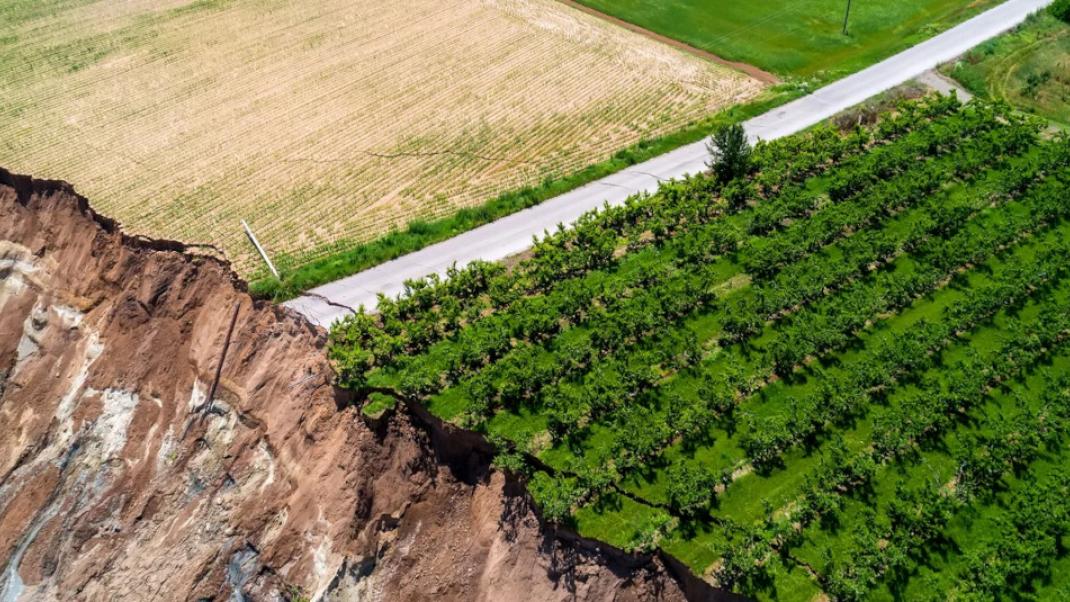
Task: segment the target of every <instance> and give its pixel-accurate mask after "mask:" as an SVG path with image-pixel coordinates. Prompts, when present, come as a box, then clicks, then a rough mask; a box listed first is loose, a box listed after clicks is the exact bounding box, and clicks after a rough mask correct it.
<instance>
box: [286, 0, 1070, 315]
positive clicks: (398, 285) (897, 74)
mask: <svg viewBox="0 0 1070 602" xmlns="http://www.w3.org/2000/svg"><path fill="white" fill-rule="evenodd" d="M1051 1H1052V0H1008V1H1007V2H1004V3H1003V4H1000V5H999V6H997V7H995V8H992V9H990V10H988V11H986V12H984V13H982V14H980V15H978V16H976V17H974V18H972V19H970V20H968V21H965V22H963V23H961V24H960V25H958V26H956V27H954V28H952V29H949V30H947V31H945V32H944V33H942V34H940V35H938V36H936V37H934V38H930V39H929V40H926V41H925V42H922V43H920V44H918V45H916V46H913V47H911V48H910V49H908V50H905V51H903V52H901V53H899V54H897V55H895V56H893V57H891V58H888V59H886V60H884V61H882V62H880V63H877V64H876V65H873V66H872V67H869V68H867V69H865V70H863V71H859V72H858V73H855V74H853V75H850V76H847V77H845V78H843V79H841V80H838V81H836V82H834V83H832V84H829V85H828V86H825V87H824V88H821V89H820V90H817V91H816V92H814V93H813V94H810V95H808V96H805V97H803V98H800V99H798V100H795V101H793V102H790V103H788V104H785V105H783V106H781V107H779V108H777V109H774V110H772V111H770V112H768V113H765V114H763V115H760V116H758V117H755V118H754V119H751V120H750V121H748V122H746V124H745V125H746V128H747V133H748V134H749V135H750V137H751V138H752V139H761V140H773V139H775V138H780V137H782V136H787V135H790V134H794V133H795V132H799V131H801V130H804V129H806V128H808V127H810V126H812V125H814V124H815V123H818V122H820V121H822V120H824V119H827V118H829V117H831V116H833V115H835V114H836V113H839V112H840V111H843V110H844V109H847V108H850V107H852V106H854V105H856V104H858V103H860V102H862V101H864V100H866V99H867V98H870V97H872V96H874V95H876V94H879V93H881V92H883V91H885V90H888V89H890V88H893V87H895V86H897V85H899V84H901V83H903V82H905V81H907V80H909V79H912V78H914V77H916V76H918V75H920V74H922V73H924V72H925V71H927V70H929V69H932V68H933V67H935V66H937V65H939V64H941V63H944V62H947V61H950V60H951V59H954V58H955V57H957V56H959V55H961V54H963V53H964V52H966V51H967V50H969V49H970V48H972V47H974V46H976V45H977V44H980V43H981V42H984V41H985V40H988V39H990V38H993V37H995V36H997V35H999V34H1000V33H1003V32H1004V31H1006V30H1008V29H1010V28H1012V27H1014V26H1016V25H1018V24H1019V23H1021V22H1022V21H1024V20H1025V18H1026V17H1028V16H1029V15H1030V14H1031V13H1033V12H1035V11H1037V10H1039V9H1041V8H1043V7H1044V6H1046V5H1047V4H1049V3H1050V2H1051ZM706 158H707V153H706V148H705V141H700V142H696V143H694V144H689V145H687V146H683V147H680V148H678V149H676V150H674V151H672V152H669V153H666V154H664V155H661V156H658V157H655V158H653V159H650V160H649V161H646V162H644V163H640V164H638V165H634V166H632V167H629V168H628V169H625V170H623V171H620V172H618V173H615V174H612V175H610V176H606V177H605V178H602V179H601V180H597V181H595V182H591V183H590V184H587V185H585V186H583V187H580V188H577V189H575V190H573V191H571V192H568V193H565V194H563V195H561V196H558V197H555V198H553V199H550V200H547V201H545V202H543V203H540V204H539V205H536V206H534V207H531V208H528V209H525V210H523V211H520V212H518V213H514V214H512V215H509V216H506V217H503V218H502V219H499V220H497V221H495V222H492V223H490V224H486V225H484V226H480V227H479V228H476V229H474V230H470V231H468V232H465V233H463V234H460V235H458V236H455V237H453V238H451V239H449V240H446V241H443V242H440V243H437V244H434V245H431V246H429V247H426V248H424V249H422V250H420V251H417V252H415V253H411V254H409V255H404V256H402V257H399V258H397V259H394V260H392V261H388V262H387V263H384V264H381V265H378V266H376V267H373V268H371V269H368V270H365V271H363V272H360V273H358V274H354V275H352V276H349V277H347V278H343V279H341V280H337V281H335V282H331V283H329V284H325V285H323V286H320V287H317V288H315V289H313V290H312V291H310V292H309V293H308V294H306V295H304V296H302V297H299V298H297V299H294V300H292V301H288V302H286V303H285V304H284V305H286V306H288V307H290V308H292V309H295V310H297V311H299V312H301V313H302V314H304V315H305V316H307V317H308V318H309V319H310V320H311V321H313V322H315V323H317V324H320V325H322V326H329V325H330V324H331V323H332V322H334V321H335V320H337V319H339V318H341V317H342V316H344V315H346V314H347V313H350V312H351V311H352V310H351V309H350V308H356V307H359V306H361V305H363V306H365V307H367V308H369V309H371V308H374V307H375V305H376V302H377V294H378V293H383V294H385V295H387V296H391V295H397V294H398V293H400V292H401V291H402V290H403V288H404V282H405V281H406V280H408V279H412V278H420V277H423V276H426V275H428V274H431V273H433V272H437V273H439V274H445V272H446V269H447V268H448V267H449V266H450V265H453V264H456V265H457V266H459V267H460V266H464V265H467V264H468V263H470V262H472V261H474V260H477V259H482V260H486V261H495V260H499V259H503V258H505V257H508V256H510V255H513V254H515V253H519V252H521V251H524V250H525V249H527V248H529V247H530V246H531V242H532V237H534V236H539V235H541V234H543V233H544V232H546V231H547V230H551V231H552V230H554V229H556V228H557V225H558V224H571V223H572V222H573V221H575V220H576V219H577V218H578V217H579V216H580V215H582V214H583V213H585V212H587V211H590V210H592V209H595V208H598V207H601V206H602V204H603V203H609V204H610V205H619V204H622V203H623V202H624V200H625V199H627V198H628V197H629V196H631V195H633V194H636V193H639V192H653V191H655V190H656V189H657V187H658V182H660V181H663V180H669V179H672V178H679V177H681V176H684V175H685V174H689V173H695V172H698V171H701V170H702V169H704V168H705V161H706Z"/></svg>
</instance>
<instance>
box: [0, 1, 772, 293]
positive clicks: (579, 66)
mask: <svg viewBox="0 0 1070 602" xmlns="http://www.w3.org/2000/svg"><path fill="white" fill-rule="evenodd" d="M0 72H2V73H3V74H4V76H3V78H0V99H2V100H0V164H2V165H4V167H6V168H9V169H12V170H15V171H20V172H24V173H32V174H34V175H36V176H39V177H48V178H58V179H64V180H68V181H71V182H77V183H78V187H79V191H80V192H82V193H83V194H85V195H87V196H89V197H91V198H93V199H94V201H95V204H96V206H97V208H98V209H100V210H101V211H103V212H105V213H107V214H109V215H111V216H113V217H115V218H117V219H118V220H120V221H121V222H122V223H123V225H124V228H125V229H126V230H127V231H131V232H134V233H138V234H147V235H152V236H156V237H164V238H171V239H177V240H183V241H185V242H190V243H213V244H215V245H217V246H220V247H221V248H222V249H223V250H224V251H225V252H226V254H227V256H228V257H229V258H230V259H231V260H232V261H233V262H234V263H235V267H236V268H237V269H238V271H239V272H241V273H242V274H243V275H244V276H246V277H249V276H254V275H256V273H257V272H258V271H259V272H263V271H264V270H262V264H261V263H260V261H259V259H258V258H257V257H256V253H255V252H254V250H253V248H252V246H251V245H249V243H248V242H247V241H246V238H245V234H244V233H243V231H242V228H241V226H240V220H242V219H245V220H247V221H248V222H249V224H250V225H251V226H252V228H253V230H254V231H255V232H256V234H257V235H258V237H259V238H260V240H261V242H262V243H264V246H265V247H266V248H267V250H268V252H269V253H271V254H272V255H273V256H274V257H275V259H276V263H277V264H279V266H280V268H282V269H283V270H284V271H285V270H287V269H288V268H292V267H294V266H297V265H300V264H303V263H305V262H307V261H310V260H312V259H314V258H318V257H323V256H326V255H330V254H333V253H337V252H338V251H340V250H343V249H347V248H350V247H352V246H353V245H356V244H358V243H362V242H365V241H369V240H373V239H376V238H378V237H381V236H382V235H384V234H386V233H388V232H390V231H391V230H393V229H403V228H404V227H405V226H406V225H407V224H409V223H412V222H418V223H423V221H425V220H430V219H433V218H437V217H442V216H447V215H452V214H454V213H456V212H457V211H458V210H459V209H461V208H467V207H473V206H481V205H483V204H484V203H486V202H488V201H490V200H492V199H494V198H496V197H497V196H498V195H501V194H503V193H506V192H511V191H514V190H516V189H518V188H522V187H526V186H533V185H538V184H540V183H542V182H544V181H546V180H548V179H553V178H559V177H562V176H567V175H571V174H573V173H575V172H577V171H579V170H582V169H584V168H586V167H588V166H589V165H591V164H594V163H597V162H600V161H603V160H606V159H608V158H609V157H611V156H612V155H614V153H616V152H617V151H619V150H621V149H624V148H625V147H629V146H630V145H634V144H637V143H639V142H640V141H642V140H647V139H650V138H656V137H658V136H662V135H666V134H669V133H672V132H676V131H678V130H680V129H681V128H685V127H686V126H688V125H689V124H691V123H694V122H698V121H702V120H704V119H705V118H707V117H709V116H711V115H713V114H715V113H717V112H718V111H719V110H720V109H722V108H725V107H727V106H731V105H735V104H736V103H738V102H741V101H745V100H748V99H751V98H753V97H754V96H755V95H756V94H758V93H759V92H760V90H761V88H762V86H763V85H762V84H761V83H759V82H757V81H756V80H752V79H750V78H748V77H746V76H744V75H742V74H740V73H737V72H734V71H730V70H728V69H726V68H724V67H721V66H718V65H715V64H713V63H709V62H706V61H704V60H701V59H698V58H695V57H693V56H691V55H688V54H686V53H683V52H681V51H678V50H675V49H673V48H670V47H668V46H664V45H661V44H659V43H657V42H654V41H652V40H649V39H647V38H645V37H643V36H641V35H638V34H634V33H631V32H628V31H625V30H623V29H619V28H617V27H615V26H613V25H610V24H607V23H605V22H603V21H602V20H601V19H599V18H597V17H593V16H590V15H586V14H584V13H582V12H580V11H578V10H574V9H572V8H569V7H566V6H563V5H561V4H559V3H557V2H554V1H552V0H478V1H468V0H448V1H445V2H442V1H435V0H405V1H403V2H390V3H383V2H373V1H370V0H365V1H362V2H348V1H343V0H326V1H322V2H316V3H314V5H311V6H310V5H309V3H305V2H292V1H287V0H131V1H126V2H110V1H104V0H49V1H47V2H35V1H25V0H0Z"/></svg>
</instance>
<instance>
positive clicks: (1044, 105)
mask: <svg viewBox="0 0 1070 602" xmlns="http://www.w3.org/2000/svg"><path fill="white" fill-rule="evenodd" d="M943 70H944V72H945V73H946V74H948V75H950V76H952V77H954V78H955V79H957V80H958V81H959V82H961V83H962V85H964V86H965V87H966V88H968V89H969V90H970V91H971V92H973V93H974V94H977V95H979V96H984V97H989V98H998V99H1002V100H1006V101H1008V102H1010V103H1011V104H1013V105H1015V106H1017V107H1021V108H1023V109H1025V110H1028V111H1031V112H1033V113H1036V114H1037V115H1040V116H1042V117H1045V118H1047V119H1050V120H1053V121H1056V122H1059V123H1060V124H1062V125H1063V126H1070V25H1068V24H1066V23H1063V22H1061V21H1059V20H1057V19H1055V18H1054V17H1052V16H1051V15H1049V14H1047V13H1043V14H1040V15H1037V16H1035V17H1033V18H1031V19H1030V20H1029V21H1028V22H1027V23H1026V24H1025V25H1023V26H1022V27H1019V28H1018V29H1016V30H1015V31H1012V32H1010V33H1008V34H1005V35H1003V36H1000V37H998V38H996V39H994V40H990V41H988V42H986V43H984V44H981V45H980V46H978V47H977V48H975V49H973V50H972V51H970V52H969V54H967V55H966V56H965V57H964V58H963V59H962V60H960V61H957V62H955V63H952V64H950V65H947V66H945V67H944V69H943Z"/></svg>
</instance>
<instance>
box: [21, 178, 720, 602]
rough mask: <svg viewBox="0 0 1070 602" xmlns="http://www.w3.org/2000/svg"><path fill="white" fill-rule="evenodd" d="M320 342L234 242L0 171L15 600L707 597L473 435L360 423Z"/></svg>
mask: <svg viewBox="0 0 1070 602" xmlns="http://www.w3.org/2000/svg"><path fill="white" fill-rule="evenodd" d="M235 316H236V318H235ZM232 321H233V335H232V337H231V340H230V344H229V348H228V349H227V351H226V357H225V361H224V362H223V364H222V370H221V372H220V377H219V379H218V384H217V387H216V392H215V395H214V397H212V398H211V399H209V397H210V396H209V391H210V390H211V389H212V388H213V386H214V383H215V382H216V369H217V366H218V365H219V363H220V360H221V358H222V357H223V347H224V341H225V340H226V338H227V332H228V330H230V328H231V324H232ZM324 343H325V340H324V333H323V332H322V331H320V330H317V329H315V328H313V327H311V326H310V325H309V324H308V323H307V322H305V321H304V320H303V319H301V318H299V317H297V316H295V315H291V314H289V313H288V312H287V311H286V310H283V309H280V308H278V307H275V306H271V305H268V304H264V303H258V302H254V301H253V300H252V299H251V298H250V297H249V296H248V295H247V294H246V292H245V288H244V284H243V283H242V282H240V281H239V280H238V279H237V278H236V277H235V276H234V274H233V273H232V272H231V270H230V269H229V266H228V265H226V264H225V263H224V262H222V261H220V260H218V259H215V258H212V257H208V256H203V255H198V254H195V253H192V252H191V251H190V249H188V248H187V247H185V246H183V245H182V244H180V243H174V242H166V241H153V240H145V239H141V238H132V237H128V236H125V235H124V234H122V232H121V231H120V229H119V228H118V226H117V225H116V224H115V223H114V222H112V221H110V220H108V219H106V218H103V217H101V216H99V215H97V214H95V213H94V212H93V211H92V209H91V208H90V207H89V206H88V203H87V202H86V201H85V199H83V198H81V197H79V196H78V195H76V194H75V193H74V192H73V191H72V189H71V188H70V187H69V186H68V185H66V184H63V183H58V182H43V181H36V180H31V179H30V178H26V177H21V176H13V175H11V174H9V173H7V172H4V171H2V170H0V434H2V435H0V570H2V573H0V592H2V593H0V600H2V601H3V602H8V601H9V600H24V599H33V600H60V599H62V600H69V599H87V600H103V599H107V600H154V599H160V600H200V599H212V600H223V599H230V600H241V599H256V600H260V599H265V600H278V599H301V598H316V597H322V598H323V599H329V600H380V599H389V600H414V599H430V598H435V599H457V600H559V599H599V600H629V599H635V600H639V599H681V598H683V597H684V595H685V590H686V593H687V594H688V595H689V597H692V598H694V597H704V596H708V595H712V592H711V591H710V590H708V589H705V588H704V587H703V586H702V585H701V583H695V582H691V581H688V580H686V579H684V580H681V579H680V578H678V577H674V576H673V574H670V571H669V570H668V569H667V568H666V563H665V562H664V561H662V560H660V559H659V558H658V557H632V556H628V555H624V554H621V553H619V552H616V551H612V550H607V549H604V548H603V547H602V546H599V545H598V544H595V543H593V542H587V541H584V540H581V539H578V538H576V537H574V536H568V535H566V534H559V533H555V532H554V531H553V530H552V529H550V528H548V527H545V526H543V525H542V524H541V523H540V521H539V520H538V518H537V516H536V514H535V513H534V512H533V510H532V507H531V505H530V503H529V501H528V499H527V498H526V496H525V495H524V494H523V491H522V488H520V487H519V486H518V485H517V484H516V483H513V482H510V481H508V480H507V479H506V478H505V477H504V476H503V475H502V474H500V473H497V472H495V471H493V470H491V469H490V468H489V456H488V454H487V453H486V450H485V449H483V448H482V447H481V446H479V445H474V444H472V443H471V441H473V440H474V439H473V438H471V437H456V438H454V437H452V436H451V434H450V433H449V432H446V431H447V430H448V429H444V427H443V426H442V425H432V424H428V423H427V421H426V420H424V419H422V418H421V417H420V416H419V415H417V414H416V413H414V412H411V411H407V410H405V409H404V408H402V409H400V410H399V411H398V412H397V413H395V414H393V415H392V416H388V417H386V418H384V419H383V420H382V421H381V422H380V423H378V424H374V425H370V424H368V423H366V422H365V421H364V420H363V419H362V418H361V416H360V414H359V412H358V411H357V409H356V408H355V407H354V405H353V404H352V403H350V401H351V400H348V399H346V398H345V395H344V394H343V393H341V392H340V391H338V390H336V389H335V388H334V387H333V386H332V384H331V383H332V373H331V369H330V366H329V364H328V363H327V361H326V359H325V354H324V353H323V345H324Z"/></svg>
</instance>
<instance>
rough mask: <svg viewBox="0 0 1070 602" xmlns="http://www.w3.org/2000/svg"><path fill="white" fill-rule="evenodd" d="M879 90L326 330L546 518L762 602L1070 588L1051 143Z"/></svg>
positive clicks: (344, 367)
mask: <svg viewBox="0 0 1070 602" xmlns="http://www.w3.org/2000/svg"><path fill="white" fill-rule="evenodd" d="M1042 130H1043V124H1042V123H1041V122H1039V120H1036V119H1035V118H1032V117H1028V116H1024V115H1021V114H1019V113H1017V112H1015V111H1014V110H1013V109H1011V108H1010V107H1008V106H1006V105H1001V104H988V103H985V102H984V101H974V102H973V103H971V104H970V105H968V106H966V107H962V106H960V105H959V103H958V102H957V101H955V100H953V99H950V98H930V99H927V100H923V101H920V102H908V103H904V104H901V105H900V106H899V107H898V108H897V110H896V111H895V112H894V113H892V114H888V115H885V116H884V117H883V118H882V119H881V120H880V121H879V122H878V123H877V124H876V125H875V126H874V127H872V128H868V129H861V128H859V129H852V130H851V131H848V132H838V131H834V130H832V129H829V128H818V129H817V130H815V131H812V132H809V133H806V134H801V135H797V136H794V137H790V138H786V139H783V140H780V141H777V142H774V143H771V144H768V145H763V146H762V147H760V148H759V149H757V150H756V154H755V158H754V161H753V171H752V173H750V174H749V175H746V176H745V177H742V178H739V179H735V180H733V181H731V182H728V183H722V182H717V181H715V180H714V179H713V177H712V176H709V175H701V176H696V177H694V178H691V179H690V180H688V181H686V182H674V183H672V184H667V185H663V186H662V188H661V190H660V191H659V192H658V193H657V194H655V195H652V196H649V197H636V198H633V199H631V200H630V201H629V203H627V204H626V205H625V206H623V207H620V208H614V209H610V210H607V211H604V212H600V213H596V214H592V215H588V216H587V217H586V218H585V219H583V220H581V222H580V224H579V225H578V226H577V227H576V228H575V229H573V230H569V231H565V232H560V233H558V234H555V235H553V236H551V237H550V238H548V239H547V240H544V241H541V242H540V243H539V244H538V245H537V246H536V248H535V250H534V251H533V254H532V256H531V257H530V258H528V259H526V260H524V261H523V262H521V263H520V264H519V265H517V266H514V267H512V268H510V269H506V268H504V267H503V266H498V265H493V264H475V265H473V266H471V267H469V268H467V269H465V270H463V271H460V272H457V273H456V274H454V275H453V277H452V278H451V279H449V280H445V281H442V282H440V281H438V280H437V279H435V278H432V279H429V280H427V281H423V282H416V283H413V284H412V285H411V287H410V290H409V292H408V293H407V294H406V295H404V296H402V297H401V298H400V299H398V300H396V301H395V300H388V301H385V302H384V303H381V304H380V306H379V311H380V313H379V314H378V315H374V316H372V315H365V314H358V315H356V316H353V317H350V318H348V319H347V320H345V321H343V322H342V323H340V324H339V325H336V327H335V328H334V329H333V330H332V333H331V347H330V350H331V355H332V358H333V359H334V360H335V362H336V364H337V366H338V368H339V370H340V381H341V383H342V384H343V386H347V387H350V388H353V389H356V390H358V391H364V392H369V391H374V392H373V393H369V400H370V405H369V407H367V408H366V411H369V412H380V411H383V410H384V409H386V408H388V407H390V405H391V403H392V401H391V395H390V394H388V392H392V395H393V396H394V397H396V398H404V399H408V400H410V401H412V402H416V403H421V404H425V405H426V406H427V407H428V408H429V409H430V411H431V412H433V413H435V414H436V415H438V416H439V417H441V418H443V419H446V420H451V421H453V422H455V423H456V424H458V425H460V426H463V427H466V428H470V429H475V430H477V431H480V432H483V433H485V434H486V435H487V436H488V438H489V439H490V440H491V441H492V442H494V443H495V444H496V445H497V446H498V447H499V450H500V455H499V457H498V459H497V463H498V465H499V466H500V467H502V468H506V469H509V470H513V471H516V472H517V473H520V474H524V475H527V479H528V480H527V483H528V487H529V491H530V492H531V494H532V495H533V497H534V499H535V500H536V502H537V503H538V505H539V507H540V508H541V510H542V512H543V515H544V516H545V517H546V518H548V519H549V520H552V521H557V522H560V523H564V524H567V525H570V526H571V527H573V528H575V529H577V530H578V531H579V532H580V533H581V534H582V535H585V536H589V537H593V538H596V539H600V540H603V541H607V542H609V543H612V544H614V545H617V546H620V547H622V548H625V549H628V550H634V551H649V550H651V549H653V548H655V547H660V548H662V549H664V550H665V551H667V552H669V553H670V554H672V555H674V556H675V557H676V558H678V559H680V560H681V561H683V562H684V563H685V564H686V565H688V566H689V567H690V568H691V570H692V571H694V573H695V574H697V575H700V576H703V577H705V578H706V579H708V580H710V581H711V582H714V583H716V584H718V585H720V586H721V587H725V588H728V589H732V590H734V591H738V592H741V593H744V594H747V595H750V596H753V597H755V598H758V599H776V600H799V601H810V600H823V599H824V600H999V599H1033V598H1031V597H1030V596H1035V597H1036V599H1041V600H1049V599H1050V600H1064V599H1067V598H1068V597H1070V570H1068V569H1070V555H1067V553H1066V550H1067V548H1066V546H1065V538H1066V537H1067V536H1068V535H1070V507H1068V506H1067V505H1066V504H1065V499H1066V496H1067V495H1070V451H1068V450H1070V447H1068V445H1067V444H1068V443H1070V376H1068V375H1070V309H1068V308H1070V221H1068V218H1070V203H1067V199H1066V190H1067V187H1068V186H1070V139H1068V138H1067V137H1065V136H1064V135H1058V136H1056V137H1054V138H1051V137H1050V136H1049V135H1048V134H1042V133H1041V132H1042Z"/></svg>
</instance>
